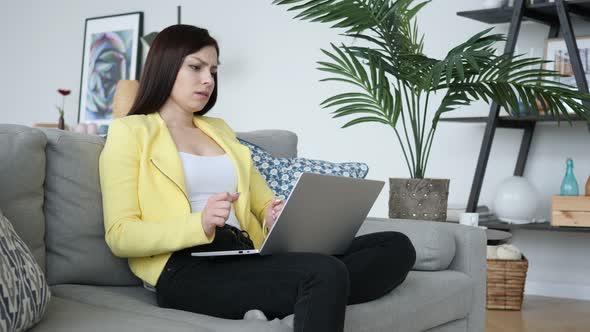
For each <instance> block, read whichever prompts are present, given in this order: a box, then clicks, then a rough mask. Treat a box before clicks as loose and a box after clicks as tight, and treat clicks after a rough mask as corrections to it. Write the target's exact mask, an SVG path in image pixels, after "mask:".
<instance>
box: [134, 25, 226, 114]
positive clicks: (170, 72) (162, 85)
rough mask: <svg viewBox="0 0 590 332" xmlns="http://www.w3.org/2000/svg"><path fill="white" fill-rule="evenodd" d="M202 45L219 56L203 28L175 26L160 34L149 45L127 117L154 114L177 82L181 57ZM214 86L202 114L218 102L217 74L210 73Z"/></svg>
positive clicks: (200, 112) (217, 47) (193, 51)
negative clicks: (210, 47)
mask: <svg viewBox="0 0 590 332" xmlns="http://www.w3.org/2000/svg"><path fill="white" fill-rule="evenodd" d="M205 46H213V47H215V50H217V56H219V46H218V45H217V41H216V40H215V39H213V38H212V37H211V36H210V35H209V31H207V30H206V29H201V28H197V27H195V26H192V25H185V24H176V25H171V26H169V27H167V28H166V29H164V30H162V31H160V32H159V33H158V35H157V36H156V38H155V39H154V41H153V43H152V45H151V46H150V51H149V53H148V56H147V60H146V63H145V67H144V69H143V73H142V76H141V79H140V81H139V89H138V91H137V95H136V96H135V100H134V102H133V106H131V109H130V110H129V113H128V114H127V115H133V114H150V113H156V112H157V111H158V110H159V109H160V108H161V107H162V106H163V105H164V103H165V102H166V100H167V99H168V97H169V96H170V93H171V92H172V87H173V86H174V82H175V81H176V75H178V71H179V70H180V67H181V66H182V63H183V61H184V58H185V57H186V56H187V55H189V54H193V53H195V52H198V51H199V50H200V49H202V48H203V47H205ZM213 79H214V81H215V87H214V89H213V92H212V93H211V97H210V98H209V101H208V102H207V104H206V105H205V107H203V109H202V110H201V111H199V112H198V113H197V112H195V114H199V115H203V114H205V113H207V112H208V111H209V110H210V109H211V108H212V107H213V105H215V102H216V101H217V73H215V74H213Z"/></svg>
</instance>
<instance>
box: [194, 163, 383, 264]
mask: <svg viewBox="0 0 590 332" xmlns="http://www.w3.org/2000/svg"><path fill="white" fill-rule="evenodd" d="M384 184H385V182H383V181H377V180H366V179H354V178H349V177H342V176H333V175H320V174H313V173H302V174H301V175H300V176H299V178H298V179H297V182H296V183H295V186H294V188H293V190H292V191H291V194H290V195H289V197H288V198H287V201H286V202H285V205H284V206H283V210H282V211H281V212H280V213H279V215H278V216H277V220H276V221H275V225H274V226H273V228H272V229H271V231H270V233H269V234H268V236H267V237H266V239H265V240H264V242H263V243H262V246H261V247H260V249H253V250H225V251H210V252H192V253H191V255H192V256H227V255H252V254H260V255H271V254H278V253H287V252H308V253H321V254H326V255H336V254H342V253H344V252H345V251H346V249H347V248H348V246H349V245H350V243H352V240H353V239H354V237H355V235H356V233H357V232H358V230H359V228H360V227H361V224H362V223H363V221H364V220H365V218H366V217H367V215H368V214H369V211H370V210H371V207H372V206H373V204H374V203H375V200H376V199H377V196H379V193H380V192H381V189H382V188H383V186H384Z"/></svg>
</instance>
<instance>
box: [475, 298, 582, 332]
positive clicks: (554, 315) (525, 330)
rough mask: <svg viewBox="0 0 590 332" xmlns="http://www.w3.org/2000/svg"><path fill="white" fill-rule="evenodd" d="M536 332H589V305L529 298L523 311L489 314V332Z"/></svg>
mask: <svg viewBox="0 0 590 332" xmlns="http://www.w3.org/2000/svg"><path fill="white" fill-rule="evenodd" d="M533 331H534V332H560V331H563V332H588V331H590V301H581V300H571V299H558V298H551V297H543V296H527V297H525V299H524V303H523V306H522V311H503V310H488V311H487V328H486V332H533Z"/></svg>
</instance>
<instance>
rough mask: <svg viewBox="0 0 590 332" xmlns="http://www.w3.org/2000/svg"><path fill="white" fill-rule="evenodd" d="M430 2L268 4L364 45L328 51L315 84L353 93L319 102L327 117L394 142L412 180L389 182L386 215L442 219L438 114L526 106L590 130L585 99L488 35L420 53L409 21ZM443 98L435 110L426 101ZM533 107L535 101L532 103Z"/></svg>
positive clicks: (444, 183)
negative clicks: (367, 126)
mask: <svg viewBox="0 0 590 332" xmlns="http://www.w3.org/2000/svg"><path fill="white" fill-rule="evenodd" d="M429 2H430V1H424V0H420V1H415V0H275V1H274V2H273V3H274V4H277V5H287V6H290V8H289V10H294V11H299V14H298V15H297V16H296V18H300V19H303V20H310V21H314V22H318V21H319V22H323V23H333V25H332V27H334V28H339V29H343V31H344V35H345V36H347V37H351V38H353V39H361V40H364V41H366V42H367V43H366V44H367V45H368V46H347V45H344V44H342V45H339V46H337V45H334V44H332V45H331V49H330V50H322V51H323V53H324V54H325V55H326V56H327V59H326V60H325V61H319V62H318V64H319V68H318V69H319V70H321V71H324V72H327V73H329V74H330V77H328V78H325V79H323V80H322V81H337V82H344V83H346V84H349V85H350V86H352V87H353V88H354V90H353V91H351V92H347V93H341V94H338V95H335V96H332V97H330V98H328V99H326V100H325V101H324V102H323V103H322V106H323V107H324V108H332V109H334V111H333V112H332V114H334V115H333V117H334V118H340V117H344V116H353V117H354V118H353V119H352V120H350V121H349V122H347V123H346V124H344V125H343V128H346V127H349V126H352V125H357V124H361V123H367V122H376V123H380V124H384V125H387V126H390V127H391V128H392V129H393V131H394V133H395V136H396V138H397V140H398V141H399V144H400V146H401V150H402V152H403V156H404V159H405V162H406V165H407V168H408V172H409V175H410V178H409V179H395V178H390V197H389V216H390V217H391V218H396V217H397V218H399V217H402V218H411V219H426V220H439V221H445V220H446V209H447V195H448V185H449V180H448V179H427V178H425V175H426V170H427V167H428V159H429V156H430V150H431V147H432V142H433V140H434V137H435V132H436V127H437V124H438V121H439V119H440V117H441V115H443V114H444V113H447V112H451V111H453V110H456V109H459V108H464V106H468V105H470V104H471V103H472V102H474V101H477V100H484V101H485V102H487V103H489V102H490V101H494V102H496V103H498V104H499V105H501V106H502V107H503V108H504V109H505V110H511V109H512V110H514V109H516V110H517V109H519V103H522V104H524V106H525V107H527V108H529V109H530V110H531V111H532V112H533V113H534V114H538V113H539V110H540V109H541V110H544V111H545V113H546V114H548V115H553V116H559V115H560V114H564V115H565V116H566V118H568V109H570V110H572V111H573V112H575V113H576V114H578V115H580V116H582V117H583V118H585V119H587V120H588V121H589V122H590V110H589V109H588V108H586V107H585V106H584V105H583V104H582V102H588V101H590V95H588V94H585V93H581V92H579V91H577V90H575V89H574V88H572V87H571V86H568V85H564V84H561V83H558V82H557V81H554V80H552V79H553V78H554V77H556V76H560V75H559V74H558V73H557V72H554V71H549V70H545V69H542V64H544V63H545V62H546V61H544V60H542V59H538V58H525V57H523V56H520V55H515V56H512V55H507V54H504V55H497V54H496V49H495V48H494V45H495V44H496V43H498V42H501V41H505V37H504V36H503V35H500V34H490V31H491V29H488V30H485V31H482V32H479V33H477V34H475V35H474V36H472V37H471V38H469V39H468V40H466V41H465V42H464V43H462V44H460V45H457V46H456V47H454V48H452V49H451V50H450V51H449V52H448V53H447V55H446V57H445V58H444V59H434V58H431V57H428V56H427V55H426V54H424V52H423V49H424V36H423V35H422V36H421V35H420V33H419V30H418V23H417V20H416V14H417V13H418V12H419V11H420V10H421V9H422V8H423V7H424V6H425V5H427V4H428V3H429ZM435 94H444V95H443V96H444V97H443V98H442V100H441V102H440V104H439V105H436V106H434V107H433V105H430V103H429V102H430V100H431V99H430V97H431V96H433V95H435ZM539 101H541V102H540V103H539Z"/></svg>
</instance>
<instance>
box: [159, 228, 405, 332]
mask: <svg viewBox="0 0 590 332" xmlns="http://www.w3.org/2000/svg"><path fill="white" fill-rule="evenodd" d="M190 252H191V249H185V250H182V251H179V252H175V253H174V254H173V255H172V257H171V258H170V260H169V261H168V263H167V264H166V266H165V267H164V271H163V272H162V274H161V275H160V278H159V280H158V284H157V286H156V290H157V299H158V305H159V306H161V307H165V308H174V309H180V310H186V311H191V312H195V313H200V314H206V315H210V316H216V317H222V318H229V319H241V318H243V316H244V314H245V313H246V311H248V310H251V309H259V310H261V311H262V312H264V313H265V315H266V316H267V317H268V318H269V319H274V318H283V317H285V316H287V315H289V314H292V313H295V317H294V318H295V319H294V325H295V326H294V330H295V331H322V332H329V331H342V330H343V329H344V314H345V309H346V305H347V304H355V303H361V302H367V301H371V300H374V299H376V298H379V297H381V296H383V295H385V294H387V293H388V292H390V291H391V290H393V289H394V288H395V287H396V286H398V285H399V284H401V283H402V281H403V280H404V279H405V278H406V276H407V274H408V272H409V271H410V269H411V268H412V266H413V265H414V262H415V260H416V252H415V250H414V247H413V245H412V243H411V242H410V240H409V239H408V238H407V237H406V236H405V235H403V234H401V233H398V232H382V233H373V234H367V235H364V236H360V237H357V238H356V239H355V240H354V241H353V243H352V244H351V246H350V247H349V248H348V250H347V251H346V252H345V253H344V254H343V255H337V256H328V255H321V254H309V253H289V254H279V255H270V256H260V255H244V256H223V257H191V256H190Z"/></svg>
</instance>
